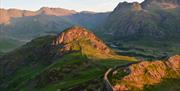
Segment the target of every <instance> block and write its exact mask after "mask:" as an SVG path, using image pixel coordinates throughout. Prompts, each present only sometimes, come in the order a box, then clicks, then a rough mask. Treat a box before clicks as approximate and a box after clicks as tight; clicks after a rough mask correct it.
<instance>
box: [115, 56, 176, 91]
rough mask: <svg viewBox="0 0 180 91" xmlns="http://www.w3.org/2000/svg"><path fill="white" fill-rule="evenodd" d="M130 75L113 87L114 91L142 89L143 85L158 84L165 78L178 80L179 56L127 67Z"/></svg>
mask: <svg viewBox="0 0 180 91" xmlns="http://www.w3.org/2000/svg"><path fill="white" fill-rule="evenodd" d="M129 69H130V71H131V72H130V74H129V75H127V76H125V77H123V78H122V79H121V80H120V81H118V83H117V84H116V85H115V86H114V89H115V90H116V91H124V90H131V89H134V88H138V89H143V87H144V86H145V85H154V84H157V83H160V82H161V81H162V80H163V79H165V78H180V55H176V56H173V57H170V58H169V59H168V61H153V62H148V61H143V62H141V63H138V64H133V65H131V66H129Z"/></svg>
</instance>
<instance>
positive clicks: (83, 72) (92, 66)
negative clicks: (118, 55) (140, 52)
mask: <svg viewBox="0 0 180 91" xmlns="http://www.w3.org/2000/svg"><path fill="white" fill-rule="evenodd" d="M127 62H128V61H126V62H125V61H121V60H104V61H103V60H101V62H100V61H98V62H97V61H93V60H89V59H87V58H86V57H84V56H82V54H81V53H71V54H67V55H65V56H64V57H62V58H60V59H58V60H57V61H56V62H55V63H53V64H51V65H50V66H48V67H44V68H43V67H41V66H39V67H38V68H36V70H33V69H28V68H25V69H23V70H20V71H19V72H18V73H17V75H16V76H15V77H14V78H13V80H11V81H10V82H11V83H10V84H11V85H13V84H15V87H18V88H20V90H21V91H29V90H30V89H32V87H30V88H29V86H31V84H28V85H27V84H24V82H25V83H26V81H27V80H29V79H31V81H32V82H34V81H35V82H36V80H37V78H35V77H37V75H38V76H42V77H45V79H43V80H41V81H40V82H39V83H38V85H39V86H37V88H33V91H54V90H57V89H61V90H68V89H71V88H74V87H77V86H80V85H81V84H84V83H86V82H89V81H91V80H94V79H98V80H101V79H102V78H101V77H102V76H103V74H104V72H105V71H106V69H107V68H108V67H111V66H114V65H116V64H121V63H127ZM53 69H61V70H60V71H58V73H59V75H62V77H61V78H62V79H59V80H58V81H55V82H52V83H51V82H50V83H48V82H46V80H47V78H46V77H48V76H49V74H48V72H50V71H51V70H53ZM27 71H28V73H27ZM22 74H23V75H22ZM54 76H55V77H58V76H57V74H56V75H54ZM18 79H19V80H18ZM23 79H24V80H23ZM101 83H102V81H101ZM97 84H99V83H97ZM86 85H87V86H85V88H84V89H86V87H88V85H89V84H86ZM41 86H42V87H43V88H42V87H41ZM100 88H102V87H100ZM91 89H94V88H91ZM9 90H15V89H14V88H9Z"/></svg>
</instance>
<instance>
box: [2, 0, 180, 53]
mask: <svg viewBox="0 0 180 91" xmlns="http://www.w3.org/2000/svg"><path fill="white" fill-rule="evenodd" d="M179 11H180V5H179V0H145V1H144V2H142V3H138V2H133V3H128V2H120V3H119V4H118V6H117V7H116V8H115V9H114V10H113V11H112V12H105V13H96V12H89V11H83V12H76V11H74V10H67V9H62V8H48V7H43V8H41V9H39V10H37V11H27V10H18V9H8V10H6V9H0V12H1V16H0V18H1V20H0V35H1V36H4V37H5V38H7V39H10V40H12V39H13V40H19V41H25V42H26V41H30V40H31V39H33V38H36V37H39V36H43V35H47V34H56V33H59V32H61V31H63V30H64V29H66V28H68V27H71V26H74V25H80V26H83V27H86V28H87V29H90V30H92V31H94V32H95V33H96V34H97V35H98V36H100V37H101V38H103V39H104V40H105V41H106V42H107V43H109V42H116V44H114V43H113V45H116V46H119V44H120V45H121V44H123V45H126V44H127V45H130V46H131V45H132V46H133V47H134V46H135V47H136V44H137V46H138V47H139V46H146V45H144V44H148V43H149V44H152V46H150V47H153V46H155V44H156V45H158V46H163V47H162V48H163V50H164V49H165V50H166V49H168V51H170V52H176V53H179V51H178V50H174V48H173V47H177V46H179V45H180V43H179V40H178V39H179V35H180V26H179V24H180V17H179V16H180V12H179ZM147 41H148V43H145V42H147ZM159 41H161V43H159ZM117 42H118V43H117ZM171 42H173V43H175V44H172V43H171ZM149 44H148V47H149ZM153 44H154V45H153ZM164 45H166V46H164ZM169 48H170V49H169ZM165 54H166V53H165Z"/></svg>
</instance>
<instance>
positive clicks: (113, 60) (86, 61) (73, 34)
mask: <svg viewBox="0 0 180 91" xmlns="http://www.w3.org/2000/svg"><path fill="white" fill-rule="evenodd" d="M133 61H136V59H135V58H134V57H128V56H121V55H117V54H116V53H115V52H114V51H113V50H112V49H110V48H109V47H108V46H107V45H106V44H105V43H104V42H103V41H102V40H100V39H99V38H98V37H96V36H95V35H94V34H93V33H92V32H90V31H88V30H87V29H85V28H82V27H78V26H76V27H71V28H68V29H66V30H64V31H63V32H61V33H60V34H58V35H57V36H54V35H47V36H44V37H40V38H36V39H34V40H32V41H31V42H28V43H27V44H25V45H23V46H22V47H19V48H17V49H16V50H14V51H12V52H9V53H7V54H5V55H3V56H1V57H0V67H1V68H0V73H1V74H0V78H1V80H0V90H6V91H12V90H22V91H31V90H33V91H36V90H37V91H41V90H43V91H49V90H50V91H52V90H58V89H59V90H73V89H77V88H79V89H82V90H83V89H84V90H85V89H90V90H95V89H103V85H102V84H103V83H102V79H101V76H102V75H103V73H104V72H105V70H106V69H107V67H110V66H113V65H115V64H117V63H118V64H120V63H128V62H133ZM93 82H96V84H94V83H93ZM81 84H84V85H83V86H81Z"/></svg>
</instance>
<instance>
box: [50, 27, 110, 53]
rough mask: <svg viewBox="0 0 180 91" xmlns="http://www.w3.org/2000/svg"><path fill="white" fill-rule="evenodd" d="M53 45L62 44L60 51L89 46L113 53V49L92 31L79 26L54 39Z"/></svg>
mask: <svg viewBox="0 0 180 91" xmlns="http://www.w3.org/2000/svg"><path fill="white" fill-rule="evenodd" d="M53 45H60V46H62V49H61V50H60V51H61V52H60V53H64V52H69V51H76V50H87V49H88V48H90V49H91V48H92V49H93V50H96V51H98V52H100V53H102V54H103V53H104V54H110V53H112V51H111V50H110V49H109V48H108V47H107V46H106V45H105V44H104V43H103V42H102V41H101V40H100V39H99V38H97V37H96V36H95V35H94V34H93V33H92V32H90V31H88V30H86V29H85V28H82V27H78V26H75V27H72V28H69V29H67V30H65V31H64V32H62V33H61V34H60V35H58V36H57V38H56V39H55V40H54V42H53ZM88 46H89V47H88ZM93 50H91V51H93Z"/></svg>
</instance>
